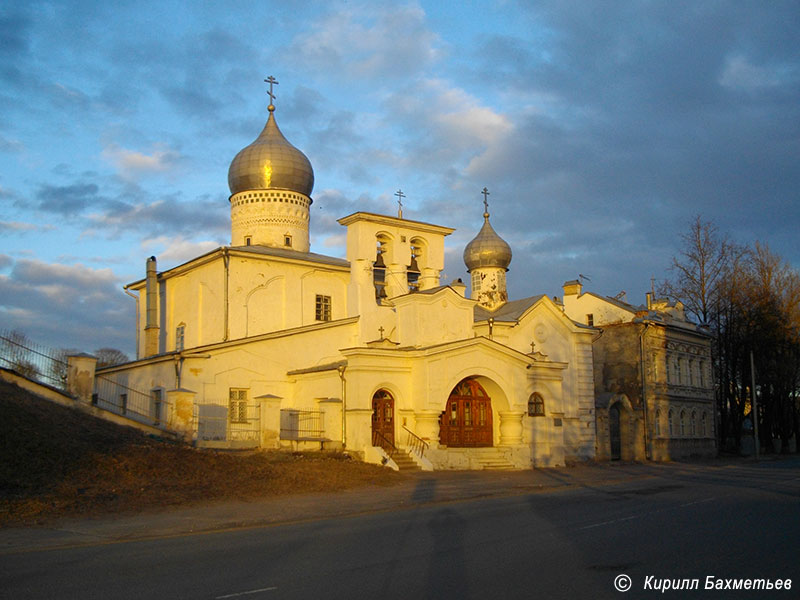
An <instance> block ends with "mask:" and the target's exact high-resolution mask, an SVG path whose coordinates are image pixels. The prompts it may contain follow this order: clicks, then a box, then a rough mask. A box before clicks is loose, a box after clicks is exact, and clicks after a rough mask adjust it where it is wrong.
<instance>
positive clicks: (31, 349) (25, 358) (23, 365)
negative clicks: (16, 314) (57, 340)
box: [0, 331, 68, 390]
mask: <svg viewBox="0 0 800 600" xmlns="http://www.w3.org/2000/svg"><path fill="white" fill-rule="evenodd" d="M67 353H68V351H66V350H59V349H56V348H50V347H48V346H43V345H42V344H37V343H35V342H32V341H31V340H29V339H28V338H27V337H26V336H25V335H24V334H22V333H20V332H19V331H1V332H0V367H5V368H6V369H10V370H12V371H16V372H17V373H19V374H20V375H22V376H23V377H27V378H28V379H35V380H36V381H39V382H41V383H45V384H47V385H51V386H53V387H57V388H59V389H62V390H63V389H66V388H67Z"/></svg>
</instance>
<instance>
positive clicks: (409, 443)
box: [403, 425, 428, 458]
mask: <svg viewBox="0 0 800 600" xmlns="http://www.w3.org/2000/svg"><path fill="white" fill-rule="evenodd" d="M403 429H405V430H406V433H407V434H408V438H407V439H406V447H407V448H408V449H409V450H410V451H411V452H413V453H414V454H416V455H417V456H419V457H420V458H422V457H423V456H425V450H427V449H428V442H426V441H425V440H423V439H422V438H421V437H419V436H418V435H417V434H416V433H414V432H413V431H411V430H410V429H409V428H408V427H406V426H405V425H403Z"/></svg>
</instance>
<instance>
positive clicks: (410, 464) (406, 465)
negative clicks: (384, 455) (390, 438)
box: [392, 450, 422, 472]
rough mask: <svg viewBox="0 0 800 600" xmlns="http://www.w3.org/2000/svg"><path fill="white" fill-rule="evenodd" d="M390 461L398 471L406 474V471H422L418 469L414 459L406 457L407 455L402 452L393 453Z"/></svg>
mask: <svg viewBox="0 0 800 600" xmlns="http://www.w3.org/2000/svg"><path fill="white" fill-rule="evenodd" d="M392 460H393V461H394V462H395V464H396V465H397V468H398V469H400V470H401V471H406V472H408V471H421V470H422V469H421V468H420V467H419V465H418V464H417V463H416V462H414V459H413V458H411V457H410V456H409V455H408V453H407V452H404V451H403V450H398V451H397V452H395V453H394V455H393V456H392Z"/></svg>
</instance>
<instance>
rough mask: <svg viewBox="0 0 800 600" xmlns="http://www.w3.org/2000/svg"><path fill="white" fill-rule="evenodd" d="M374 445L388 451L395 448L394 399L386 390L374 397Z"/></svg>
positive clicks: (378, 392) (379, 391)
mask: <svg viewBox="0 0 800 600" xmlns="http://www.w3.org/2000/svg"><path fill="white" fill-rule="evenodd" d="M372 445H373V446H380V447H381V448H383V449H384V450H387V451H388V450H391V449H393V446H394V398H393V397H392V395H391V394H390V393H389V392H387V391H386V390H378V391H377V392H375V395H374V396H372Z"/></svg>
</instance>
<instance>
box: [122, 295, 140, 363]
mask: <svg viewBox="0 0 800 600" xmlns="http://www.w3.org/2000/svg"><path fill="white" fill-rule="evenodd" d="M122 291H123V292H125V293H126V294H128V296H130V297H131V298H133V299H134V300H136V325H135V331H136V358H141V357H142V355H141V353H140V352H139V346H140V344H139V296H137V295H135V294H131V293H130V292H129V291H128V288H127V286H126V287H124V288H122Z"/></svg>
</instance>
